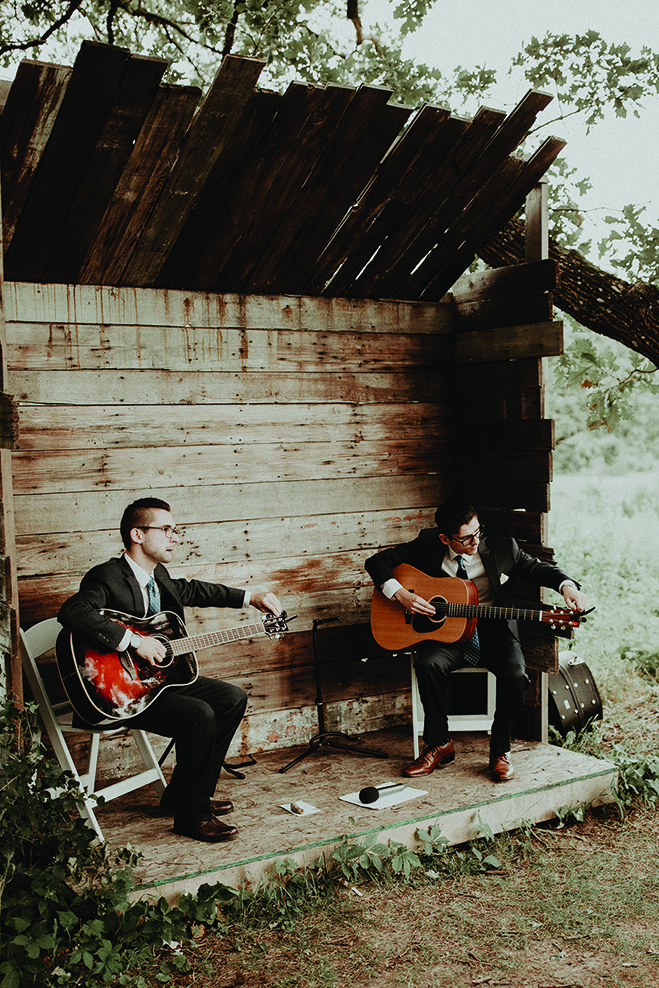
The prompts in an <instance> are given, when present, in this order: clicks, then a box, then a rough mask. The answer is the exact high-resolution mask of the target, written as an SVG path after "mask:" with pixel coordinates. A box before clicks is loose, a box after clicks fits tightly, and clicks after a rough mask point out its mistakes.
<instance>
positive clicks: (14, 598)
mask: <svg viewBox="0 0 659 988" xmlns="http://www.w3.org/2000/svg"><path fill="white" fill-rule="evenodd" d="M3 287H4V267H3V251H2V213H1V211H0V378H1V380H0V397H1V398H2V401H1V402H0V415H1V416H2V428H0V564H1V568H2V573H1V589H0V651H2V653H3V655H4V656H5V669H4V683H3V684H2V686H3V687H4V688H5V690H6V693H7V695H9V696H11V697H12V699H13V701H14V703H15V704H16V706H18V707H19V708H22V706H23V673H22V669H21V648H20V634H19V628H20V624H19V617H18V579H17V574H16V530H15V526H14V489H13V483H12V464H11V451H12V447H13V446H14V444H15V443H16V440H17V438H18V427H17V420H16V415H15V405H14V402H13V400H12V399H11V397H10V396H9V395H7V393H6V388H7V333H6V323H5V307H4V295H3ZM1 688H2V687H0V689H1Z"/></svg>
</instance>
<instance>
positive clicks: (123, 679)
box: [55, 610, 293, 727]
mask: <svg viewBox="0 0 659 988" xmlns="http://www.w3.org/2000/svg"><path fill="white" fill-rule="evenodd" d="M102 613H103V614H105V615H106V617H109V618H111V619H112V620H113V621H115V622H116V623H117V624H119V625H121V626H122V627H123V628H129V629H130V630H131V631H133V632H135V633H136V634H138V635H148V636H152V637H154V638H159V639H160V640H161V641H162V643H163V644H164V645H165V648H166V649H167V655H166V656H165V659H164V660H163V661H162V662H161V663H159V664H158V665H156V666H152V665H151V664H150V663H148V662H147V661H146V660H145V659H142V658H141V657H140V656H139V655H137V653H136V652H134V651H133V650H132V649H130V648H129V649H127V650H126V651H125V652H103V651H101V650H100V648H99V646H98V644H97V643H96V642H95V641H94V640H93V639H91V638H86V637H85V636H83V635H81V634H80V633H78V632H76V631H68V630H63V631H60V633H59V635H58V637H57V643H56V647H55V656H56V659H57V665H58V667H59V672H60V676H61V677H62V682H63V684H64V689H65V690H66V693H67V696H68V698H69V700H70V701H71V706H72V707H73V709H74V710H75V712H76V713H77V714H78V716H79V717H81V718H82V720H83V721H85V723H86V724H94V725H106V724H107V725H112V726H115V727H117V726H119V725H118V723H117V722H120V721H122V720H125V719H126V718H127V717H134V716H135V715H136V714H141V713H142V712H143V711H144V710H146V709H147V707H148V706H150V704H151V703H153V701H154V700H155V699H156V697H157V696H159V695H160V693H162V691H163V690H164V689H167V688H168V687H170V686H188V685H190V683H194V681H195V680H196V678H197V676H198V675H199V667H198V665H197V657H196V655H195V651H200V650H201V649H203V648H211V647H212V646H213V645H226V644H228V643H230V642H235V641H241V640H243V641H244V640H245V639H247V638H258V637H259V636H261V635H267V636H268V637H269V638H281V637H282V635H283V633H284V632H286V631H288V626H287V624H286V621H287V620H288V621H292V620H293V618H288V617H287V615H286V611H284V612H283V613H282V614H281V616H280V617H275V616H274V614H263V615H261V623H259V624H243V625H240V626H239V627H237V628H231V629H229V630H228V631H211V632H208V633H206V634H204V635H196V636H194V637H192V638H188V635H187V631H186V629H185V625H184V623H183V621H182V620H181V618H180V617H179V616H178V614H175V613H174V612H173V611H161V612H160V614H154V615H152V616H151V617H146V618H137V617H132V616H131V615H130V614H123V613H122V612H121V611H111V610H104V611H102Z"/></svg>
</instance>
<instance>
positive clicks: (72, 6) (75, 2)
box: [0, 0, 82, 55]
mask: <svg viewBox="0 0 659 988" xmlns="http://www.w3.org/2000/svg"><path fill="white" fill-rule="evenodd" d="M81 5H82V0H71V2H70V3H69V6H68V7H67V9H66V11H65V12H64V13H63V14H62V16H61V17H60V18H59V20H56V21H53V23H52V24H51V25H50V27H49V28H48V30H47V31H44V33H43V34H42V35H41V37H40V38H32V39H31V40H30V41H20V42H19V41H17V42H16V43H14V44H10V45H2V47H0V55H5V54H6V53H7V52H10V51H27V49H28V48H37V47H38V46H39V45H43V44H44V42H46V41H47V40H48V38H49V37H50V36H51V34H54V33H55V31H59V29H60V28H61V27H62V25H64V24H66V23H67V21H69V20H71V18H72V17H73V15H74V14H75V12H76V10H78V8H79V7H80V6H81Z"/></svg>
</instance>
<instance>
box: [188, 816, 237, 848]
mask: <svg viewBox="0 0 659 988" xmlns="http://www.w3.org/2000/svg"><path fill="white" fill-rule="evenodd" d="M174 833H175V834H179V836H181V837H191V838H192V839H193V840H203V841H205V842H206V843H207V844H218V843H219V842H220V841H223V840H233V838H234V837H237V836H238V828H237V827H234V826H232V825H231V824H226V823H222V821H221V820H217V819H216V818H215V817H211V819H210V820H174Z"/></svg>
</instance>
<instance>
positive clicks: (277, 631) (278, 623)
mask: <svg viewBox="0 0 659 988" xmlns="http://www.w3.org/2000/svg"><path fill="white" fill-rule="evenodd" d="M296 616H297V615H295V614H294V615H293V617H290V618H289V617H288V615H287V613H286V611H282V612H281V614H280V615H279V617H276V616H275V615H274V614H270V613H269V612H268V613H267V614H264V615H263V616H262V617H261V620H262V621H263V628H264V630H265V633H266V635H268V637H269V638H281V636H282V635H284V634H286V632H287V631H288V623H287V622H288V621H293V620H294V619H295V617H296Z"/></svg>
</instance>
